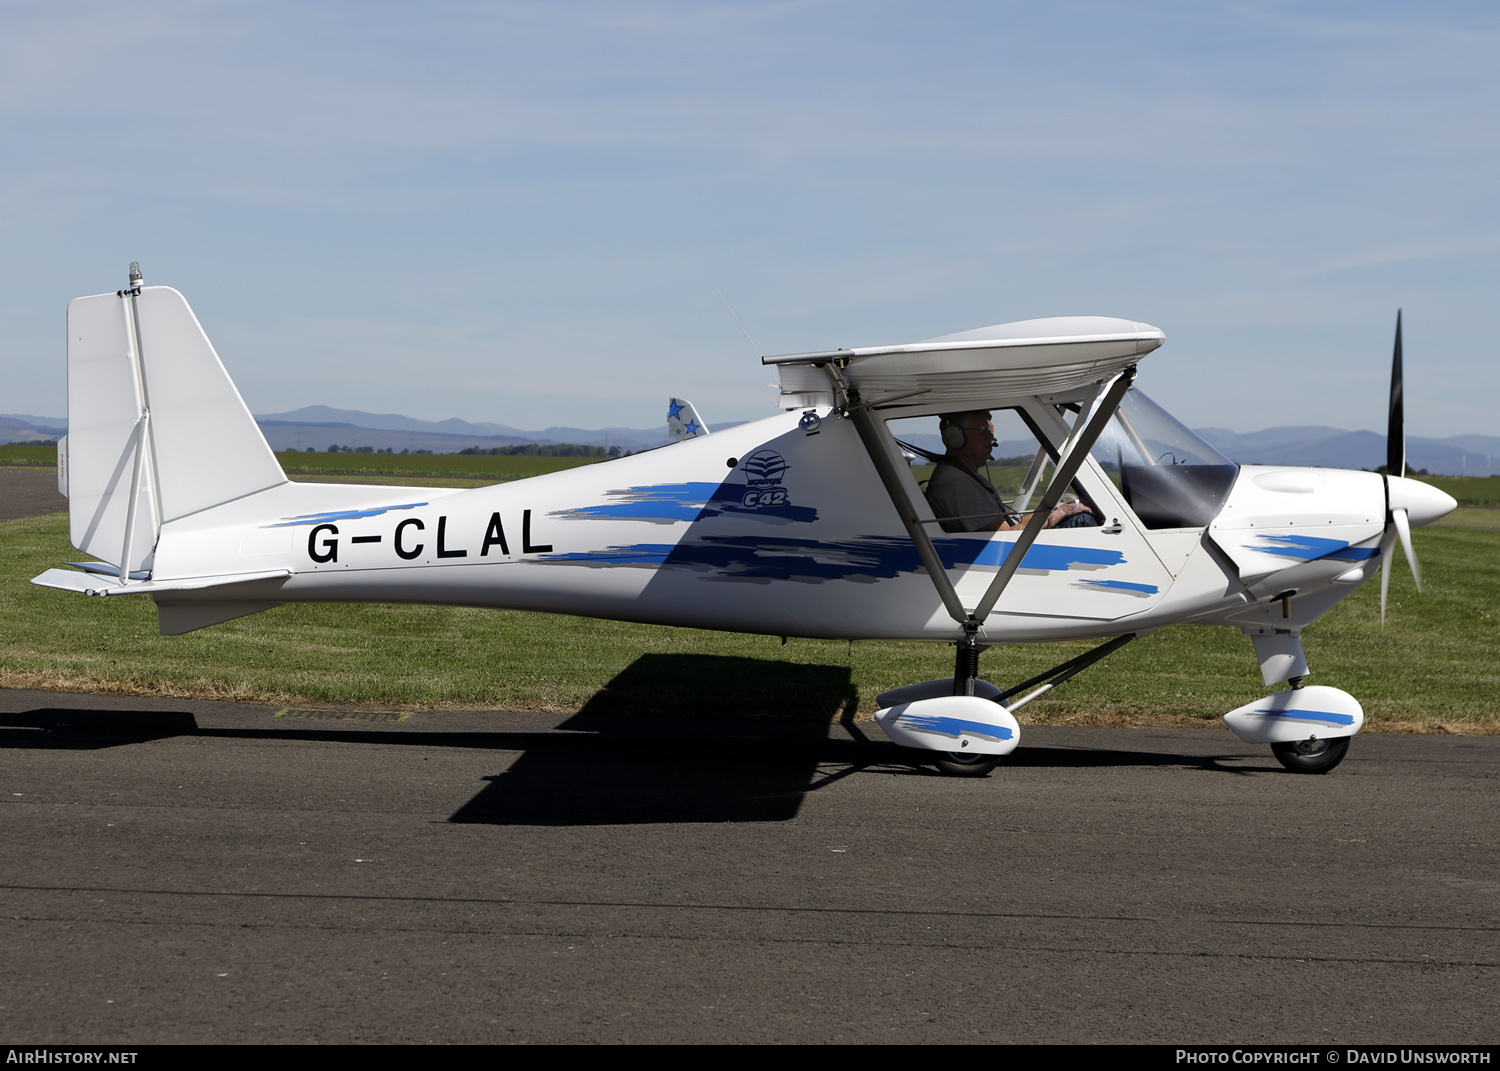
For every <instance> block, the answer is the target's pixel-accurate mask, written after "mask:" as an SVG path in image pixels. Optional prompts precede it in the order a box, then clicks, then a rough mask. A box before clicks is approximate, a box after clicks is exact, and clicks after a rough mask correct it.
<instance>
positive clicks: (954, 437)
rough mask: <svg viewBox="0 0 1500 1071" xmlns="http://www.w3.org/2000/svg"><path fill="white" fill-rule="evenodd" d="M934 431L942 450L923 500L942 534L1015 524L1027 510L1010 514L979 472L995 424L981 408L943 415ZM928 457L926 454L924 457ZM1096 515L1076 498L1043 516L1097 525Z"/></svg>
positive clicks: (1071, 524)
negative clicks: (938, 437) (942, 447)
mask: <svg viewBox="0 0 1500 1071" xmlns="http://www.w3.org/2000/svg"><path fill="white" fill-rule="evenodd" d="M938 430H939V432H940V434H941V436H942V440H943V446H944V447H945V448H946V453H944V454H943V456H942V457H940V458H937V459H935V460H936V463H935V464H934V466H933V470H932V478H931V479H929V480H928V481H927V491H926V494H927V503H928V505H930V506H931V507H932V513H933V516H934V517H936V518H937V520H938V523H939V524H940V525H941V526H942V529H943V531H945V532H1007V531H1010V530H1012V529H1016V528H1020V527H1022V526H1024V525H1025V524H1026V522H1027V521H1028V520H1030V519H1031V514H1029V513H1025V514H1017V513H1013V512H1011V511H1010V510H1009V509H1008V508H1007V507H1006V505H1005V502H1004V501H1003V500H1002V499H1001V498H1000V492H999V491H998V490H996V489H995V485H994V484H992V483H990V481H989V480H987V479H985V478H984V477H983V476H981V475H980V473H979V469H980V466H982V465H983V464H984V463H985V462H986V461H988V460H990V451H991V450H993V449H994V448H995V447H996V446H998V445H999V443H997V442H996V441H995V425H994V422H993V421H992V420H991V416H990V412H989V410H987V409H975V410H972V411H970V412H967V413H945V414H943V416H942V417H940V418H939V424H938ZM929 456H930V455H929ZM1098 523H1099V519H1098V518H1097V517H1095V516H1094V514H1093V510H1091V509H1089V507H1088V506H1086V505H1084V504H1083V503H1082V502H1061V503H1059V504H1058V505H1057V507H1056V508H1055V509H1053V510H1052V513H1051V514H1050V515H1049V516H1048V517H1047V524H1046V527H1048V528H1058V527H1063V528H1079V527H1085V526H1090V525H1097V524H1098Z"/></svg>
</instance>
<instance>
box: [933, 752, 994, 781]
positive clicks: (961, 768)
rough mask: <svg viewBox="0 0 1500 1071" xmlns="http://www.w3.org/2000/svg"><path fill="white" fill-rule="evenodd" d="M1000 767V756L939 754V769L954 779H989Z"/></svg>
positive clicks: (962, 753)
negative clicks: (991, 773) (992, 771)
mask: <svg viewBox="0 0 1500 1071" xmlns="http://www.w3.org/2000/svg"><path fill="white" fill-rule="evenodd" d="M998 765H1000V756H999V755H975V754H973V753H965V752H962V751H939V752H938V753H937V768H938V769H939V770H942V771H943V773H945V774H949V775H950V776H953V777H988V776H989V774H990V771H991V770H993V769H994V768H995V767H996V766H998Z"/></svg>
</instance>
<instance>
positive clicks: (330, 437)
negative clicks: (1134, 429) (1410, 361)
mask: <svg viewBox="0 0 1500 1071" xmlns="http://www.w3.org/2000/svg"><path fill="white" fill-rule="evenodd" d="M255 419H256V421H257V422H258V423H259V424H260V427H261V430H262V431H263V432H264V433H265V436H266V439H267V440H268V441H269V442H270V443H271V446H272V448H273V449H276V450H307V449H309V448H310V449H313V450H317V451H320V452H321V451H326V450H327V449H328V448H329V447H330V446H342V447H350V448H353V447H360V446H369V447H372V448H374V449H376V450H384V449H386V448H390V449H393V450H396V451H400V450H431V451H432V452H433V453H437V454H451V453H456V452H458V451H459V450H462V449H464V448H465V447H469V446H477V447H480V448H489V447H493V446H517V445H520V444H523V443H541V444H547V443H579V444H581V445H584V446H603V447H610V446H618V447H620V448H621V449H622V450H645V449H649V448H650V447H653V446H660V445H662V444H663V443H665V442H666V441H667V439H666V421H665V418H664V419H663V421H662V426H661V427H659V428H602V429H598V430H590V429H587V428H571V427H549V428H544V429H542V430H541V431H525V430H523V429H521V428H514V427H511V426H510V425H508V424H484V423H471V422H470V421H467V420H458V419H452V420H417V419H415V418H414V417H408V416H402V415H400V414H399V413H366V412H362V411H361V410H358V409H333V408H331V407H329V406H326V405H309V406H306V407H304V408H302V409H295V410H293V411H291V412H289V413H265V414H262V415H260V416H257V417H256V418H255ZM710 426H711V427H720V428H728V427H732V426H733V425H732V424H720V425H712V424H711V425H710ZM66 429H67V421H66V420H62V419H56V418H51V417H37V416H26V415H22V414H14V413H0V442H45V441H47V440H49V439H55V438H57V437H58V436H59V435H62V434H64V433H65V431H66ZM1197 430H1198V434H1199V435H1201V436H1202V437H1203V438H1204V439H1205V440H1207V441H1208V442H1209V443H1210V444H1212V445H1213V446H1214V447H1216V448H1217V449H1219V450H1220V451H1222V452H1223V453H1224V454H1226V455H1227V456H1229V457H1231V458H1233V459H1234V460H1235V461H1238V462H1240V463H1241V464H1247V465H1317V466H1322V467H1324V468H1340V469H1373V468H1375V467H1377V466H1379V465H1383V464H1385V436H1383V435H1380V434H1377V433H1376V432H1372V431H1344V430H1342V429H1340V428H1329V427H1322V426H1308V427H1284V428H1267V429H1266V430H1264V431H1252V432H1243V433H1242V432H1234V431H1229V430H1228V429H1227V428H1199V429H1197ZM933 439H934V441H933V442H932V443H930V444H929V443H927V442H923V443H922V444H921V445H923V446H928V447H929V448H938V447H937V443H936V437H933ZM1012 447H1013V448H1014V449H1010V448H1012ZM1022 447H1024V444H1010V443H1001V444H1000V448H999V450H998V451H997V456H1007V453H1020V452H1023V450H1022ZM1406 455H1407V466H1408V467H1409V468H1410V469H1426V470H1427V471H1429V472H1432V473H1439V474H1445V475H1468V476H1488V475H1492V474H1500V436H1495V435H1455V436H1452V437H1451V438H1447V439H1427V438H1422V437H1420V436H1409V437H1408V438H1407V441H1406Z"/></svg>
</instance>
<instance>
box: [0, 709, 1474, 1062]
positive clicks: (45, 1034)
mask: <svg viewBox="0 0 1500 1071" xmlns="http://www.w3.org/2000/svg"><path fill="white" fill-rule="evenodd" d="M399 717H400V716H399V715H397V714H390V713H382V712H380V711H378V710H372V711H359V710H352V709H338V710H319V709H306V710H289V711H279V710H276V709H272V708H264V707H254V706H247V705H240V704H229V703H211V702H190V701H180V700H165V699H162V700H154V699H134V698H110V697H102V696H83V695H66V694H59V693H43V692H21V691H11V692H0V771H3V777H0V803H4V804H5V806H4V807H3V808H0V828H3V836H0V860H3V871H0V875H3V881H0V896H3V900H4V905H5V907H4V910H3V912H0V925H3V931H4V938H3V940H4V945H3V947H4V948H5V950H6V951H5V957H4V960H5V970H4V971H3V972H0V1022H3V1023H4V1025H5V1034H6V1035H7V1037H6V1040H7V1041H11V1042H24V1043H28V1044H33V1043H42V1042H53V1043H75V1044H76V1043H111V1042H115V1043H149V1042H281V1041H296V1042H496V1041H499V1042H505V1041H516V1042H570V1041H599V1042H819V1041H831V1042H923V1043H938V1042H973V1041H1033V1042H1079V1041H1081V1042H1091V1041H1152V1042H1172V1043H1187V1042H1220V1043H1256V1042H1312V1043H1318V1044H1323V1043H1328V1044H1333V1045H1337V1044H1346V1043H1347V1044H1354V1043H1371V1042H1376V1043H1398V1042H1406V1043H1418V1042H1426V1043H1438V1042H1441V1043H1454V1044H1460V1043H1462V1044H1476V1043H1492V1042H1493V1041H1494V1040H1495V1038H1496V1033H1497V1030H1496V1025H1495V1023H1496V1018H1495V1011H1494V1009H1495V1008H1496V1007H1497V1006H1500V999H1497V997H1500V992H1497V985H1496V980H1497V967H1500V866H1497V863H1500V858H1497V855H1500V853H1497V850H1496V843H1497V842H1496V834H1497V826H1500V822H1497V817H1500V816H1497V808H1496V787H1497V786H1496V770H1497V768H1500V766H1497V760H1500V738H1495V737H1451V736H1450V737H1442V736H1395V735H1378V734H1375V735H1363V736H1361V737H1359V738H1358V739H1357V740H1356V741H1355V742H1354V746H1353V747H1352V748H1351V751H1350V757H1349V759H1348V760H1347V761H1346V762H1345V763H1344V765H1343V766H1342V767H1340V768H1339V769H1338V770H1336V771H1335V772H1333V773H1331V774H1329V775H1326V776H1305V775H1300V776H1299V775H1294V774H1290V773H1287V772H1284V771H1283V770H1282V769H1281V768H1280V767H1279V766H1277V765H1276V763H1275V762H1274V761H1273V760H1272V758H1271V756H1270V754H1269V750H1268V749H1266V748H1264V747H1258V746H1251V745H1246V744H1242V743H1240V742H1239V741H1238V740H1236V739H1235V738H1234V737H1232V736H1231V735H1229V734H1228V733H1227V732H1223V731H1217V730H1200V731H1193V730H1177V729H1083V728H1066V727H1054V728H1045V727H1044V728H1027V729H1025V730H1024V733H1023V743H1022V746H1021V748H1020V749H1019V750H1018V751H1017V752H1016V753H1015V754H1014V755H1013V756H1012V757H1011V758H1010V759H1009V760H1008V761H1007V762H1006V763H1005V764H1004V765H1002V766H1001V767H1000V769H999V770H998V771H997V772H996V773H995V774H994V775H992V776H991V777H989V778H987V779H984V780H961V779H953V778H948V777H943V776H939V775H937V774H935V773H933V772H931V771H930V770H927V769H925V768H922V767H920V766H914V765H912V764H911V762H910V761H909V756H910V753H909V752H905V751H902V750H900V749H897V748H895V747H894V746H892V745H890V744H888V743H886V742H885V741H884V740H883V739H880V738H879V731H878V730H876V729H873V728H871V729H870V730H869V735H868V736H866V735H865V734H864V733H863V732H861V731H860V729H859V727H857V726H856V727H854V728H853V729H852V730H851V729H848V728H844V727H839V726H835V727H833V728H831V729H830V728H828V727H824V726H817V725H768V724H764V723H745V722H713V721H702V722H689V721H667V720H642V719H629V718H590V717H584V716H576V715H575V716H560V715H538V714H513V713H504V712H490V713H482V712H481V713H476V712H429V713H422V712H418V713H414V714H411V715H409V716H407V717H406V718H405V719H404V720H396V719H397V718H399Z"/></svg>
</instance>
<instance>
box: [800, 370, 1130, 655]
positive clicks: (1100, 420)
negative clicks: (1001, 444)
mask: <svg viewBox="0 0 1500 1071" xmlns="http://www.w3.org/2000/svg"><path fill="white" fill-rule="evenodd" d="M821 367H822V369H823V371H824V373H825V374H826V375H827V376H828V379H829V382H830V383H831V385H832V386H833V389H834V397H835V399H836V401H837V404H838V406H839V408H841V409H843V410H844V411H845V412H846V413H847V414H848V417H849V419H850V420H851V421H853V423H854V428H855V430H856V431H857V432H858V433H859V438H860V441H861V442H862V443H863V444H864V447H865V452H866V453H867V454H869V456H870V461H871V463H872V464H874V466H875V471H876V473H878V474H879V476H880V482H881V483H882V484H884V485H885V490H886V494H887V495H888V496H889V497H890V500H891V505H892V506H894V507H895V508H896V514H897V516H899V517H900V518H901V523H902V525H903V526H904V527H905V528H906V534H907V536H908V537H909V538H910V539H911V541H912V545H913V546H914V547H916V550H917V556H918V557H919V558H921V560H922V565H923V567H924V568H925V569H926V570H927V575H928V577H929V578H930V579H931V580H932V585H933V587H935V588H936V589H937V593H938V597H939V598H941V599H942V601H943V606H944V608H945V609H946V610H947V611H948V616H949V617H951V618H953V620H954V621H956V622H957V623H958V624H960V625H962V626H963V629H964V634H965V641H964V643H965V644H967V645H968V646H969V647H971V648H977V636H976V634H977V632H978V630H979V626H980V625H982V624H983V623H984V619H985V618H986V617H988V616H989V613H990V611H991V610H992V609H994V606H995V603H996V601H997V600H998V599H999V598H1000V596H1001V595H1002V594H1003V593H1004V591H1005V588H1006V586H1007V585H1008V584H1009V583H1010V580H1011V577H1013V576H1014V575H1015V573H1016V570H1017V569H1018V568H1019V567H1020V565H1021V561H1022V559H1024V558H1025V557H1026V551H1027V550H1029V549H1030V548H1031V545H1032V544H1033V543H1035V542H1036V537H1037V536H1038V535H1040V534H1041V531H1042V529H1043V528H1044V527H1045V526H1046V524H1047V517H1048V515H1049V514H1051V512H1052V510H1053V508H1054V507H1055V506H1056V505H1057V503H1058V502H1059V501H1060V500H1061V499H1062V496H1063V492H1064V491H1065V490H1066V489H1067V486H1068V484H1070V483H1071V482H1072V481H1073V477H1074V476H1076V475H1077V474H1078V470H1079V468H1081V467H1082V465H1083V459H1084V458H1086V457H1087V456H1088V454H1089V451H1090V450H1092V449H1093V447H1094V443H1095V442H1096V441H1097V440H1098V438H1099V436H1100V435H1101V434H1102V433H1103V431H1104V428H1105V425H1107V424H1108V423H1109V421H1110V418H1111V417H1112V416H1114V413H1115V410H1116V409H1118V408H1119V406H1120V402H1121V401H1122V400H1123V399H1124V397H1125V392H1126V391H1127V390H1129V389H1130V385H1131V383H1132V382H1134V380H1135V366H1134V365H1131V366H1130V367H1129V368H1126V369H1125V370H1123V371H1121V372H1119V373H1117V374H1116V375H1115V376H1114V377H1113V378H1111V379H1108V380H1105V381H1102V382H1101V383H1100V385H1099V389H1098V390H1097V391H1096V392H1095V394H1094V399H1093V401H1092V403H1091V405H1089V406H1085V407H1084V408H1083V409H1082V410H1080V413H1079V417H1078V423H1077V424H1076V425H1075V428H1074V431H1073V433H1072V434H1071V435H1070V436H1069V437H1068V441H1067V442H1066V443H1064V444H1063V448H1062V450H1061V451H1060V453H1059V456H1058V459H1057V466H1056V468H1055V469H1054V470H1053V474H1052V480H1051V482H1050V483H1049V484H1048V485H1047V490H1046V491H1045V492H1043V494H1042V498H1041V501H1040V502H1038V503H1037V506H1036V509H1035V510H1034V511H1033V512H1032V514H1031V519H1030V520H1029V521H1027V522H1026V527H1025V528H1024V529H1022V531H1021V535H1020V538H1018V539H1017V540H1016V542H1015V544H1014V545H1013V546H1012V547H1011V549H1010V551H1009V552H1008V553H1007V554H1006V556H1005V561H1004V562H1003V563H1002V564H1001V567H1000V571H999V572H998V573H997V574H996V575H995V578H994V580H992V581H991V582H990V586H989V588H988V589H987V590H986V591H985V593H984V598H982V599H981V600H980V601H979V605H978V606H977V607H975V609H974V612H973V613H970V612H968V611H967V610H965V609H964V605H963V602H962V600H960V599H959V597H958V592H957V590H955V589H954V587H953V581H952V580H950V579H949V578H948V571H947V570H946V569H945V568H944V567H943V562H942V559H941V558H939V557H938V553H937V548H936V547H934V546H933V544H932V538H931V537H930V536H929V535H928V534H927V530H926V528H925V527H924V526H925V525H929V524H936V523H937V521H936V519H935V518H932V517H922V516H920V515H919V514H918V512H917V509H916V506H915V505H914V504H913V503H912V501H911V499H910V498H909V497H908V496H907V493H906V488H905V486H904V485H903V483H902V482H901V475H900V473H901V464H902V462H901V455H900V452H899V450H898V449H897V446H896V441H895V439H894V438H892V436H891V433H890V429H889V428H887V427H886V426H885V422H884V421H883V420H881V419H880V418H879V417H878V416H876V415H875V414H874V413H873V412H872V411H871V407H870V406H868V405H862V404H861V403H860V399H859V392H858V390H851V389H850V388H849V384H848V381H847V380H846V379H845V378H844V375H843V372H842V370H841V369H840V367H839V364H838V362H837V361H834V360H830V361H828V362H826V363H824V364H822V365H821ZM1033 467H1035V468H1039V467H1040V466H1033ZM1031 478H1032V479H1033V480H1034V479H1035V477H1034V476H1032V477H1031ZM977 653H978V652H977V649H976V650H975V651H974V652H973V657H975V658H976V659H977Z"/></svg>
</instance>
